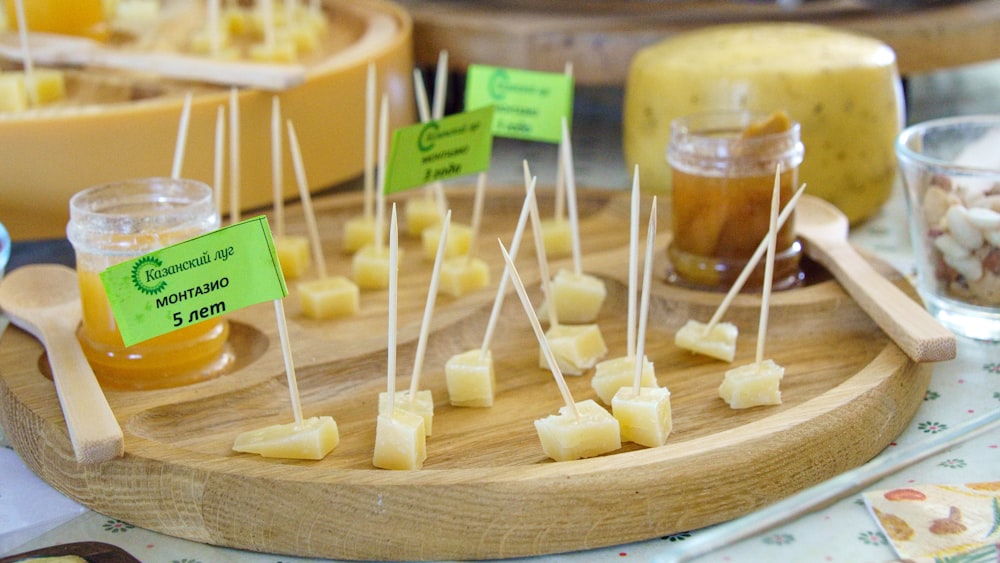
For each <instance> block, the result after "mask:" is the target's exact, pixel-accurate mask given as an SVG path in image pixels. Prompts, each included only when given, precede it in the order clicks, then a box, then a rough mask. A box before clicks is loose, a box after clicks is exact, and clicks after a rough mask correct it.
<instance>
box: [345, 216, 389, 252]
mask: <svg viewBox="0 0 1000 563" xmlns="http://www.w3.org/2000/svg"><path fill="white" fill-rule="evenodd" d="M383 234H385V230H384V229H383ZM383 240H385V239H383ZM369 244H375V217H371V216H364V215H360V216H358V217H352V218H350V219H348V220H347V222H346V223H344V243H343V250H344V252H349V253H352V254H353V253H355V252H357V251H358V250H361V248H362V247H364V246H366V245H369Z"/></svg>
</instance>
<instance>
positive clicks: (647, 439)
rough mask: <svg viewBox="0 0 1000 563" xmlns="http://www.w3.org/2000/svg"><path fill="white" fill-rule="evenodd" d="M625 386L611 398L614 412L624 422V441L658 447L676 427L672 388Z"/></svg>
mask: <svg viewBox="0 0 1000 563" xmlns="http://www.w3.org/2000/svg"><path fill="white" fill-rule="evenodd" d="M632 391H633V389H632V386H631V385H630V386H628V387H622V388H621V389H619V390H618V392H617V393H615V396H614V397H613V398H612V399H611V412H612V414H613V415H614V417H615V418H616V419H618V424H619V425H621V432H622V441H623V442H635V443H636V444H639V445H641V446H646V447H648V448H655V447H657V446H662V445H663V444H665V443H667V437H668V436H670V431H671V430H672V429H673V414H672V413H671V410H670V391H669V390H668V389H667V388H665V387H640V388H639V394H638V395H637V394H635V393H633V392H632Z"/></svg>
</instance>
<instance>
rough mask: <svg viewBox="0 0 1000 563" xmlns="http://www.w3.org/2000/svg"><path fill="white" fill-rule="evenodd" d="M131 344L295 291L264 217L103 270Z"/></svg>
mask: <svg viewBox="0 0 1000 563" xmlns="http://www.w3.org/2000/svg"><path fill="white" fill-rule="evenodd" d="M101 282H102V283H103V284H104V291H105V292H106V293H107V294H108V301H109V302H110V303H111V311H112V313H114V316H115V321H116V322H117V323H118V329H119V331H120V332H121V335H122V341H124V343H125V345H126V346H131V345H133V344H136V343H138V342H142V341H143V340H148V339H150V338H153V337H154V336H159V335H161V334H166V333H168V332H171V331H173V330H177V329H179V328H182V327H185V326H188V325H190V324H194V323H196V322H198V321H203V320H205V319H209V318H212V317H217V316H219V315H221V314H223V313H227V312H232V311H235V310H237V309H242V308H243V307H249V306H250V305H254V304H256V303H261V302H263V301H273V300H275V299H281V298H283V297H285V296H286V295H288V288H287V286H286V285H285V277H284V276H283V275H282V274H281V266H280V265H279V264H278V255H277V253H276V252H275V250H274V240H273V239H272V238H271V229H270V227H269V226H268V224H267V218H265V217H264V216H263V215H262V216H260V217H255V218H253V219H247V220H246V221H243V222H241V223H236V224H235V225H230V226H228V227H225V228H222V229H218V230H216V231H213V232H211V233H206V234H204V235H201V236H199V237H195V238H193V239H190V240H186V241H183V242H179V243H177V244H174V245H171V246H168V247H165V248H161V249H159V250H156V251H153V252H150V253H149V254H146V255H144V256H140V257H138V258H134V259H132V260H129V261H127V262H122V263H121V264H116V265H114V266H111V267H110V268H108V269H106V270H104V271H103V272H101Z"/></svg>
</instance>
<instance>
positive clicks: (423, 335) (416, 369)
mask: <svg viewBox="0 0 1000 563" xmlns="http://www.w3.org/2000/svg"><path fill="white" fill-rule="evenodd" d="M450 226H451V210H450V209H449V210H448V212H447V213H445V217H444V223H443V224H442V225H441V236H440V238H439V239H438V247H437V254H436V255H435V256H434V269H433V270H432V271H431V282H430V285H429V286H428V287H427V301H426V303H425V305H424V318H423V320H422V322H421V323H420V335H419V336H418V337H417V352H416V354H415V355H414V359H413V372H412V374H411V375H410V400H411V401H412V400H413V399H414V398H415V397H416V396H417V391H418V390H419V389H420V372H421V370H422V369H423V365H424V353H425V352H426V350H427V338H428V336H429V334H430V331H431V319H432V318H433V317H434V302H435V301H436V298H437V292H438V285H439V280H440V279H441V264H442V263H444V252H445V250H446V247H447V245H448V228H449V227H450Z"/></svg>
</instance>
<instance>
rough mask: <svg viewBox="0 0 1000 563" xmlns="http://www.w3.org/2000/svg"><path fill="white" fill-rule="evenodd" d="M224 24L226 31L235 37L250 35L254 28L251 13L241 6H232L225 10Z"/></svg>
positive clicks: (223, 15)
mask: <svg viewBox="0 0 1000 563" xmlns="http://www.w3.org/2000/svg"><path fill="white" fill-rule="evenodd" d="M222 22H223V24H224V26H225V28H226V31H228V32H229V33H230V34H231V35H233V36H235V37H239V36H243V35H248V34H250V33H251V32H252V31H253V27H254V24H253V22H252V18H251V15H250V11H249V10H247V9H246V8H242V7H240V6H230V7H227V8H226V9H224V10H223V12H222Z"/></svg>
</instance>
